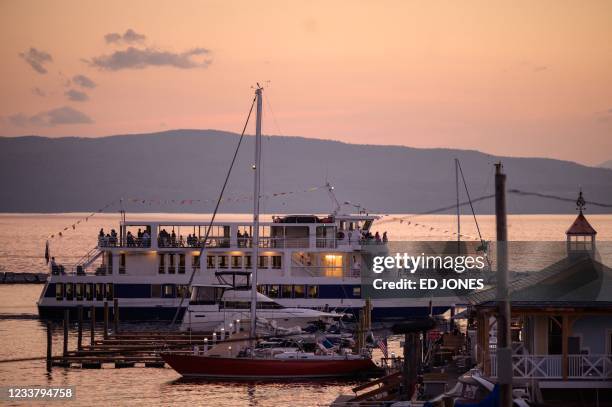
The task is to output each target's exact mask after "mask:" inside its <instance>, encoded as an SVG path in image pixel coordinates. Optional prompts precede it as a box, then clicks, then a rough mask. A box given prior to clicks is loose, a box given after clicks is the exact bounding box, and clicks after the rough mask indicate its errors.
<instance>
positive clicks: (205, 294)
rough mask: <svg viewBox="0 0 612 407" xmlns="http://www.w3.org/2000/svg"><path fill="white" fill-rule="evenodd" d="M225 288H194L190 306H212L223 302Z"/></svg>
mask: <svg viewBox="0 0 612 407" xmlns="http://www.w3.org/2000/svg"><path fill="white" fill-rule="evenodd" d="M224 291H225V288H224V287H210V286H209V287H206V286H194V287H193V290H192V292H191V298H190V299H189V304H191V305H212V304H216V303H218V302H219V301H220V300H221V297H222V296H223V292H224Z"/></svg>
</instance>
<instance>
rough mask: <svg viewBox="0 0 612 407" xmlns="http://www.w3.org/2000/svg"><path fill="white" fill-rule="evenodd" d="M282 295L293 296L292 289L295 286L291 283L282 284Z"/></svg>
mask: <svg viewBox="0 0 612 407" xmlns="http://www.w3.org/2000/svg"><path fill="white" fill-rule="evenodd" d="M281 287H282V291H281V297H282V298H291V291H293V290H292V288H293V286H290V285H282V286H281Z"/></svg>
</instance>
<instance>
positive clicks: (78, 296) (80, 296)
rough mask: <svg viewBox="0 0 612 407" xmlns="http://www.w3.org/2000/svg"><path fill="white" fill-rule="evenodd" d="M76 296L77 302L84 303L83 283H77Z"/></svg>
mask: <svg viewBox="0 0 612 407" xmlns="http://www.w3.org/2000/svg"><path fill="white" fill-rule="evenodd" d="M75 294H76V299H77V301H83V283H76V289H75Z"/></svg>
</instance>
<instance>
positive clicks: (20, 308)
mask: <svg viewBox="0 0 612 407" xmlns="http://www.w3.org/2000/svg"><path fill="white" fill-rule="evenodd" d="M85 215H86V214H74V213H72V214H53V215H47V214H45V215H32V214H23V215H21V214H20V215H15V214H3V215H0V271H12V272H44V271H45V270H46V267H45V264H44V258H43V255H44V246H45V241H46V239H47V237H48V236H49V235H51V234H56V235H57V233H58V232H60V231H63V235H64V236H63V237H61V238H58V237H56V238H54V239H51V241H50V244H51V251H52V255H53V256H55V257H56V258H57V259H58V261H59V262H60V263H62V262H65V263H74V262H75V261H76V260H77V259H78V258H80V257H81V256H82V255H83V254H85V253H86V252H87V251H89V250H90V249H91V248H92V247H94V246H95V244H96V239H97V232H98V230H99V229H100V228H104V230H105V231H106V230H110V229H111V228H115V229H117V227H118V222H119V217H118V215H110V214H99V215H97V216H95V217H93V218H91V219H89V220H88V221H87V222H82V223H80V224H78V225H77V226H76V228H75V229H72V227H71V225H72V224H73V223H75V222H76V221H77V220H79V219H81V218H82V217H83V216H85ZM400 216H402V217H405V216H408V215H393V216H390V217H388V218H385V219H384V220H385V221H384V222H381V223H380V225H379V226H378V230H379V231H381V232H382V231H387V232H388V234H389V238H390V239H391V240H450V239H455V237H453V235H452V232H453V231H455V228H456V218H455V217H454V216H450V215H431V216H418V217H413V218H410V219H409V220H405V221H404V222H402V223H400V222H399V221H397V220H395V221H393V220H392V218H394V217H400ZM587 216H588V219H589V221H590V222H591V224H592V225H593V227H594V228H595V229H597V231H598V235H597V238H598V240H599V241H612V215H587ZM206 218H207V217H206V216H205V215H189V214H185V215H177V214H128V220H136V219H170V220H205V219H206ZM249 218H250V217H249V216H248V215H230V216H223V217H222V218H221V219H224V220H244V221H248V220H249ZM574 218H575V215H515V216H509V218H508V227H509V236H510V239H512V240H522V241H533V240H538V241H549V240H553V241H560V240H564V239H565V234H564V233H565V230H566V229H567V228H568V227H569V225H570V224H571V223H572V221H573V220H574ZM408 222H410V223H409V224H408ZM479 223H480V228H481V231H482V234H483V237H484V238H485V239H487V240H491V239H493V238H494V233H495V224H494V217H493V216H480V217H479ZM65 227H68V230H66V231H64V230H63V229H64V228H65ZM462 233H464V234H466V235H470V236H477V231H476V228H475V225H474V222H473V220H472V218H471V217H469V216H463V217H462ZM41 289H42V285H5V286H2V285H0V360H5V359H13V358H25V357H35V356H43V355H44V354H45V343H46V339H45V330H44V328H43V325H42V324H41V323H40V322H39V321H37V320H35V319H16V318H15V316H19V315H24V314H26V315H27V314H36V312H37V310H36V300H37V298H38V296H39V295H40V291H41ZM60 331H61V329H60V328H59V327H57V329H56V333H55V336H54V348H55V351H56V352H57V351H58V350H61V333H60ZM70 339H71V341H72V343H71V344H70V347H71V348H72V349H74V347H75V344H76V333H75V332H74V331H73V332H71V337H70ZM390 348H391V349H390V350H391V351H396V352H399V349H398V343H397V341H395V342H392V343H390ZM375 356H376V357H380V354H379V353H375ZM15 385H18V386H19V385H21V386H22V385H42V386H75V387H76V395H77V396H76V400H75V401H72V402H70V404H69V405H74V406H85V405H87V406H89V405H112V404H116V405H145V404H146V405H164V406H166V405H172V404H191V405H207V406H209V405H210V406H213V405H223V406H285V405H291V406H317V405H328V404H329V403H330V402H331V401H333V400H334V399H335V398H336V397H337V396H338V395H339V394H343V393H345V394H346V393H350V389H351V387H353V386H354V385H355V383H350V382H348V383H347V382H334V383H329V382H325V383H322V382H314V383H308V382H307V383H237V384H232V383H202V382H195V383H194V382H188V381H184V380H181V379H180V378H179V375H178V374H177V373H175V372H174V371H173V370H172V369H169V368H165V369H150V368H149V369H144V368H132V369H113V368H108V369H101V370H86V371H81V370H78V369H61V368H54V370H53V372H52V373H51V374H47V373H46V371H45V362H44V360H40V361H27V362H14V363H0V386H15Z"/></svg>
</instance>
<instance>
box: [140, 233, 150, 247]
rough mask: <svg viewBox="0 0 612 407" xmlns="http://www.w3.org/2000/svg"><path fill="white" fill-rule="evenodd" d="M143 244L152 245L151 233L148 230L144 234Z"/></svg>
mask: <svg viewBox="0 0 612 407" xmlns="http://www.w3.org/2000/svg"><path fill="white" fill-rule="evenodd" d="M142 246H143V247H151V236H150V235H149V232H147V231H146V230H145V231H144V233H143V234H142Z"/></svg>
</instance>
